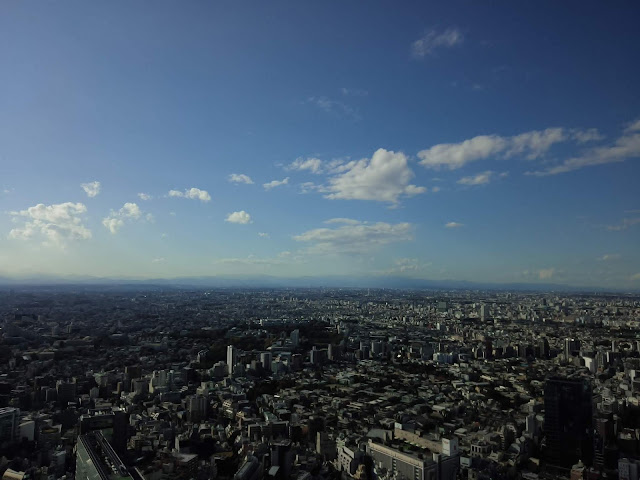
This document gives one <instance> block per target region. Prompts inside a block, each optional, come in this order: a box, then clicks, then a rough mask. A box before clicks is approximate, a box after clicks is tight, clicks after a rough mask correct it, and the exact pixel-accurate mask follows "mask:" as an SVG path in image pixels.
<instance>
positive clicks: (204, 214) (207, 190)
mask: <svg viewBox="0 0 640 480" xmlns="http://www.w3.org/2000/svg"><path fill="white" fill-rule="evenodd" d="M460 5H464V8H460ZM0 8H1V9H2V11H3V15H0V39H2V42H0V60H1V61H2V62H3V65H6V66H8V68H5V71H6V74H5V75H3V77H2V78H0V86H2V91H3V94H2V96H1V97H0V102H2V103H1V104H0V105H1V108H0V212H1V214H0V277H12V278H23V277H33V276H38V275H46V276H61V277H65V276H93V277H104V278H137V279H158V278H178V277H202V276H231V275H236V276H245V277H259V276H264V275H268V276H272V277H280V278H296V277H327V276H344V277H355V278H362V277H394V278H395V277H400V278H407V279H428V280H433V281H438V280H441V281H445V280H447V281H448V280H457V281H469V282H477V283H505V284H508V283H524V284H536V283H539V284H541V285H542V284H560V285H571V286H577V287H599V288H606V289H619V290H638V289H640V250H639V249H638V248H637V245H638V244H640V195H638V187H637V185H636V184H637V178H638V174H639V173H640V167H639V166H638V162H637V158H638V157H639V156H640V98H639V97H638V95H637V92H636V90H637V87H636V85H637V79H638V76H639V75H638V74H639V73H640V67H639V66H638V64H637V62H635V61H634V59H635V58H638V54H639V53H640V52H639V50H640V41H639V40H638V34H637V24H636V19H637V18H638V13H640V11H639V7H638V6H637V5H631V4H628V5H625V6H619V7H618V8H615V9H614V8H608V7H607V6H605V5H603V4H598V3H595V2H587V3H584V4H583V3H581V4H577V3H575V4H574V3H566V4H555V3H551V2H545V3H542V4H536V5H535V6H534V5H521V4H517V5H516V4H513V5H511V4H508V5H500V6H495V5H493V6H489V5H479V4H471V3H465V4H460V3H452V4H449V5H430V6H429V5H421V4H418V3H406V4H403V6H401V7H399V6H396V8H394V9H393V10H389V9H388V8H385V7H384V4H382V3H378V2H376V3H371V4H368V5H367V7H365V6H363V5H356V4H353V5H342V4H340V5H338V4H337V3H331V2H325V3H322V4H307V5H304V6H302V5H298V4H271V5H267V4H261V3H257V2H256V3H253V2H252V3H246V4H205V3H193V4H189V5H180V7H176V6H175V5H174V4H170V3H158V4H154V6H153V8H151V7H149V6H147V5H131V4H125V3H114V4H110V5H109V7H108V8H106V6H100V5H96V4H85V3H80V2H69V3H65V4H43V5H39V6H38V8H35V7H34V6H33V5H29V4H27V3H24V2H21V3H17V2H16V3H5V4H3V5H2V7H0Z"/></svg>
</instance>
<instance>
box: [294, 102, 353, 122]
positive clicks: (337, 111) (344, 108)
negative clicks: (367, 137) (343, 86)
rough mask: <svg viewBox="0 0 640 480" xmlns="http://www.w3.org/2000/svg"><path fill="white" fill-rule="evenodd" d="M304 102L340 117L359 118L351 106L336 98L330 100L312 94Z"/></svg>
mask: <svg viewBox="0 0 640 480" xmlns="http://www.w3.org/2000/svg"><path fill="white" fill-rule="evenodd" d="M306 103H309V104H311V105H314V106H315V107H317V108H319V109H320V110H322V111H324V112H326V113H331V114H333V115H336V116H340V117H349V118H351V119H353V120H360V115H359V114H358V112H357V111H356V110H355V109H354V108H353V107H351V106H349V105H347V104H346V103H344V102H340V101H338V100H332V99H330V98H328V97H325V96H319V97H315V96H314V97H309V98H307V101H306Z"/></svg>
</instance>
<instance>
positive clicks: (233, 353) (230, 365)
mask: <svg viewBox="0 0 640 480" xmlns="http://www.w3.org/2000/svg"><path fill="white" fill-rule="evenodd" d="M237 361H238V352H237V350H236V348H235V347H234V346H233V345H228V346H227V370H228V372H229V376H230V377H232V376H233V369H234V367H235V366H236V362H237Z"/></svg>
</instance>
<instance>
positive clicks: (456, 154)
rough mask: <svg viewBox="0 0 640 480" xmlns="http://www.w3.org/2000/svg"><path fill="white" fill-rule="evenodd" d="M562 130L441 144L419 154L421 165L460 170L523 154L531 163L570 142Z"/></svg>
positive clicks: (554, 129)
mask: <svg viewBox="0 0 640 480" xmlns="http://www.w3.org/2000/svg"><path fill="white" fill-rule="evenodd" d="M568 138H569V137H568V135H567V134H566V133H565V132H564V130H563V129H562V128H547V129H546V130H542V131H535V130H534V131H531V132H525V133H521V134H519V135H514V136H512V137H501V136H498V135H479V136H477V137H473V138H470V139H468V140H464V141H463V142H460V143H441V144H438V145H434V146H432V147H430V148H428V149H426V150H422V151H420V152H418V157H419V158H420V164H421V165H422V166H424V167H426V168H432V169H436V170H438V169H440V168H448V169H449V170H456V169H458V168H461V167H463V166H465V165H466V164H468V163H471V162H475V161H477V160H486V159H488V158H491V157H496V158H511V157H513V156H516V155H522V156H524V157H525V158H527V159H528V160H535V159H537V158H539V157H541V156H543V155H544V154H545V153H546V152H547V151H548V150H549V149H550V148H551V147H552V146H553V145H555V144H556V143H560V142H564V141H566V140H568Z"/></svg>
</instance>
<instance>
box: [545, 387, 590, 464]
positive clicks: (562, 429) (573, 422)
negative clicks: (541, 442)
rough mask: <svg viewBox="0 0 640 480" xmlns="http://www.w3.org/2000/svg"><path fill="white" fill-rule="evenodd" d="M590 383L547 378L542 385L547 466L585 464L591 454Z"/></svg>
mask: <svg viewBox="0 0 640 480" xmlns="http://www.w3.org/2000/svg"><path fill="white" fill-rule="evenodd" d="M592 408H593V407H592V396H591V385H589V383H588V382H587V381H585V380H583V379H569V378H557V377H554V378H550V379H548V380H547V381H546V384H545V387H544V409H545V415H544V432H545V437H546V447H545V449H544V458H545V460H546V462H547V464H548V465H550V466H553V467H560V468H566V469H569V468H571V467H572V466H573V465H574V464H576V463H578V461H580V460H581V461H582V462H583V463H584V464H585V465H587V466H589V465H591V462H592V457H593V444H592V435H591V424H592Z"/></svg>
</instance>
